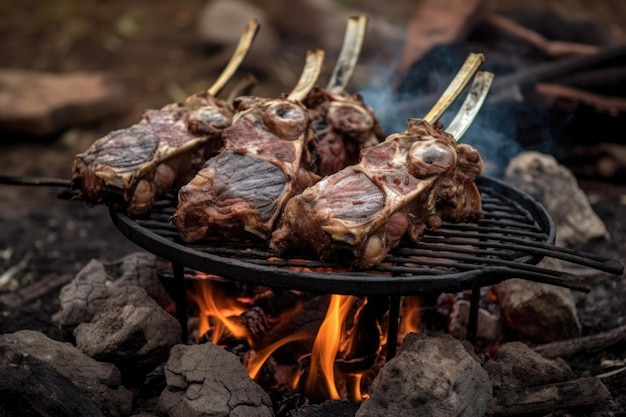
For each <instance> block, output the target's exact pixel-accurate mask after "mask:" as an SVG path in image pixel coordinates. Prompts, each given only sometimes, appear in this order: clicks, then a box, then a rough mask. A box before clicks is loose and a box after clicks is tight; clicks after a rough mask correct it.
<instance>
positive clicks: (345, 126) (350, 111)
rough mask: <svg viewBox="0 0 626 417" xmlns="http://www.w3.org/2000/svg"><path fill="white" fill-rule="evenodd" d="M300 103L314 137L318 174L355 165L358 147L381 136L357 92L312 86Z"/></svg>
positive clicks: (371, 142) (364, 145)
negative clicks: (305, 111)
mask: <svg viewBox="0 0 626 417" xmlns="http://www.w3.org/2000/svg"><path fill="white" fill-rule="evenodd" d="M304 104H305V105H306V106H307V107H308V108H309V109H310V110H309V113H310V115H311V127H312V128H313V131H314V132H315V136H316V137H317V147H316V153H317V163H316V172H317V173H318V174H319V175H320V176H322V177H325V176H326V175H330V174H333V173H335V172H337V171H339V170H340V169H342V168H345V167H346V166H348V165H354V164H356V163H357V162H358V161H359V152H360V151H361V149H363V148H367V147H369V146H373V145H376V144H378V143H380V142H381V141H382V140H383V139H384V135H383V132H382V129H381V127H380V125H379V123H378V120H377V119H376V116H375V115H374V112H373V111H372V110H371V109H370V108H369V107H367V106H366V105H365V103H363V101H362V99H361V97H359V96H357V95H349V94H347V93H345V92H343V91H342V92H339V93H332V92H331V91H330V90H328V89H326V90H324V89H320V88H316V89H315V90H314V91H312V92H311V94H309V96H308V97H307V98H306V100H305V101H304Z"/></svg>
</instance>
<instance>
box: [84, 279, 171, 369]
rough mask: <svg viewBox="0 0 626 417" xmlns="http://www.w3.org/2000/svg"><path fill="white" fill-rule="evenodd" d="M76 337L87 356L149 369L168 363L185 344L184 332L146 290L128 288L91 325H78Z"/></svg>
mask: <svg viewBox="0 0 626 417" xmlns="http://www.w3.org/2000/svg"><path fill="white" fill-rule="evenodd" d="M74 336H75V337H76V347H77V348H78V349H79V350H81V351H82V352H83V353H85V354H86V355H87V356H90V357H92V358H94V359H97V360H100V361H105V362H111V363H114V364H117V365H119V366H120V367H121V368H122V369H125V368H127V367H128V366H129V365H130V366H132V367H133V368H137V369H146V368H152V367H154V366H156V365H158V364H159V363H161V362H163V361H165V360H166V359H167V355H168V353H169V350H170V349H171V348H172V346H174V345H175V344H176V343H180V341H181V340H180V338H181V328H180V324H179V323H178V321H177V320H176V319H175V318H174V317H172V316H171V315H170V314H168V313H166V312H165V310H163V308H161V307H160V306H159V305H158V304H157V303H156V302H155V301H154V300H153V299H152V298H150V297H149V296H148V294H147V293H146V291H145V290H144V289H143V288H140V287H135V286H127V287H122V288H120V289H118V290H117V291H116V292H114V293H113V294H111V296H110V297H109V298H108V299H107V300H106V301H105V302H104V303H103V304H102V306H101V307H100V309H99V310H98V312H97V313H96V314H95V316H94V318H93V319H92V321H91V322H90V323H82V324H80V325H78V327H76V330H74Z"/></svg>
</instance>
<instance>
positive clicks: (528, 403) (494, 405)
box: [487, 377, 611, 417]
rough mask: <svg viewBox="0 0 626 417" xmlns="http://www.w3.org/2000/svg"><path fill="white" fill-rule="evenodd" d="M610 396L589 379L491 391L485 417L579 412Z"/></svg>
mask: <svg viewBox="0 0 626 417" xmlns="http://www.w3.org/2000/svg"><path fill="white" fill-rule="evenodd" d="M610 397H611V394H610V393H609V391H608V390H607V389H606V387H605V386H604V384H602V381H600V380H599V379H598V378H593V377H592V378H579V379H575V380H572V381H567V382H560V383H557V384H547V385H539V386H535V387H526V388H521V389H515V390H495V391H494V393H493V398H492V399H491V402H490V403H489V408H488V409H487V415H488V416H492V417H496V416H515V415H522V414H523V415H529V414H540V413H548V412H553V411H558V410H572V409H579V408H581V407H590V406H593V405H596V404H599V403H601V402H603V401H606V400H607V399H609V398H610Z"/></svg>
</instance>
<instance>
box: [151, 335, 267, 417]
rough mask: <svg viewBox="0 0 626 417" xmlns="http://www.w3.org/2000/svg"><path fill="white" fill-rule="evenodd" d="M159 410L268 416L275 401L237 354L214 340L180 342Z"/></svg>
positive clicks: (191, 416) (172, 415)
mask: <svg viewBox="0 0 626 417" xmlns="http://www.w3.org/2000/svg"><path fill="white" fill-rule="evenodd" d="M165 378H166V382H167V388H166V389H165V390H164V391H163V392H162V393H161V396H160V397H159V402H158V404H157V407H156V411H157V413H159V414H162V415H165V416H168V417H196V416H197V417H200V416H203V417H205V416H211V417H227V416H228V417H268V416H273V415H274V412H273V411H272V403H271V400H270V398H269V396H268V395H267V393H266V392H265V391H263V389H261V387H260V386H258V385H257V384H255V383H254V381H252V380H251V379H250V377H249V376H248V374H247V372H246V370H245V368H244V367H243V366H242V365H241V363H239V360H238V359H237V357H236V356H235V355H233V354H232V353H229V352H227V351H225V350H224V349H222V348H220V347H218V346H216V345H214V344H211V343H205V344H201V345H193V346H187V345H176V346H174V347H173V348H172V350H171V352H170V358H169V360H168V361H167V363H166V365H165Z"/></svg>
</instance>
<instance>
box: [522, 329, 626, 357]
mask: <svg viewBox="0 0 626 417" xmlns="http://www.w3.org/2000/svg"><path fill="white" fill-rule="evenodd" d="M624 341H626V325H624V326H620V327H617V328H615V329H613V330H610V331H608V332H603V333H598V334H594V335H592V336H585V337H577V338H575V339H569V340H563V341H559V342H553V343H547V344H545V345H539V346H536V347H535V348H534V350H535V352H537V353H539V354H540V355H541V356H543V357H544V358H549V359H553V358H559V357H563V356H571V355H575V354H577V353H582V352H584V353H590V352H598V351H600V350H603V349H606V348H608V347H609V346H613V345H615V344H617V343H621V342H624Z"/></svg>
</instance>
